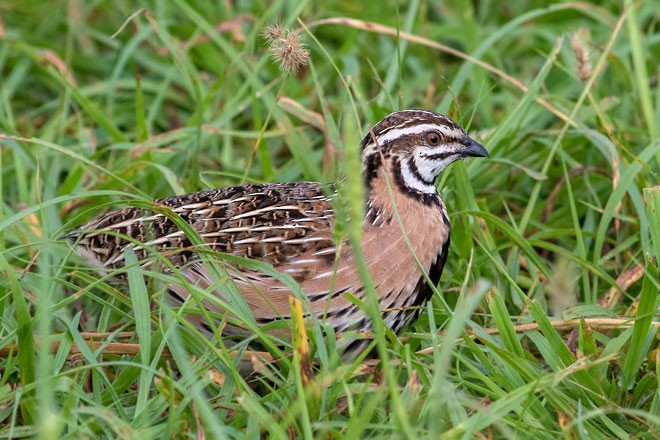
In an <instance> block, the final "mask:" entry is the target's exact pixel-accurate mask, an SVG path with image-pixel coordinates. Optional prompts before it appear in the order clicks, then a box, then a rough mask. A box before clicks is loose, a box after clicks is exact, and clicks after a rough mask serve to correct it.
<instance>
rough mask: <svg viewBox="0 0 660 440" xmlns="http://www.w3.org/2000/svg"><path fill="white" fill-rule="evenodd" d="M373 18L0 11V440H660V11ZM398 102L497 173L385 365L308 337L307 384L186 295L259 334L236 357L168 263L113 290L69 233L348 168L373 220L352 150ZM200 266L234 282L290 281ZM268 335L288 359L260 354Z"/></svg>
mask: <svg viewBox="0 0 660 440" xmlns="http://www.w3.org/2000/svg"><path fill="white" fill-rule="evenodd" d="M234 3H236V5H234ZM362 3H364V4H360V3H359V2H358V3H350V2H329V1H327V2H310V1H306V2H305V1H303V2H299V1H276V2H273V3H271V2H266V1H256V2H186V1H184V0H175V1H171V2H147V3H143V4H142V5H141V6H142V7H144V8H145V9H144V10H142V11H139V7H138V6H136V5H134V4H133V2H121V1H120V2H99V1H95V2H86V1H81V0H69V1H66V2H65V1H55V2H41V1H9V2H4V3H2V4H0V24H1V25H0V148H1V150H0V167H1V168H2V173H1V174H0V192H1V200H2V204H1V205H0V273H1V274H2V276H1V277H0V319H2V325H0V352H1V353H2V354H3V355H2V357H1V358H0V437H1V438H20V437H33V436H39V437H41V438H48V439H50V438H96V437H109V438H117V437H120V438H141V439H146V438H169V437H176V438H183V437H194V436H196V435H197V434H200V433H201V434H205V435H206V436H207V437H208V438H215V437H231V438H234V437H236V438H242V437H248V438H257V437H259V436H260V435H265V436H268V437H272V438H289V437H290V436H294V437H300V438H340V437H346V438H360V437H385V436H387V437H396V438H399V437H406V438H419V437H429V438H438V437H439V436H441V435H442V436H443V438H475V437H476V438H491V437H492V438H515V437H521V438H628V436H629V435H632V436H633V437H635V438H656V437H658V435H660V388H659V387H658V380H659V379H658V378H659V375H658V373H659V372H660V362H658V360H659V359H660V354H659V353H660V351H659V350H658V346H657V345H658V344H657V325H658V324H657V322H658V321H656V314H657V309H658V292H659V290H660V279H659V278H658V267H657V260H656V257H657V256H658V255H660V188H659V187H657V186H656V185H657V184H658V180H659V176H660V139H659V138H658V127H660V88H659V87H658V81H659V79H660V77H659V75H660V70H658V65H660V31H659V30H658V23H657V20H656V16H657V12H656V9H657V7H656V5H655V4H654V2H641V1H637V2H635V1H626V2H618V1H614V0H612V1H605V2H594V3H587V2H584V3H581V2H570V3H556V4H553V5H551V6H550V7H545V6H543V5H545V2H539V1H511V2H507V4H506V6H502V5H501V4H500V3H499V2H493V1H479V2H468V1H462V0H455V1H446V2H442V3H441V4H436V2H419V1H412V2H409V3H408V2H393V1H392V2H385V3H380V2H362ZM129 17H130V18H129ZM339 17H348V18H350V19H352V20H353V21H350V20H338V19H337V18H339ZM323 19H328V20H326V21H320V20H323ZM333 19H334V20H333ZM365 21H368V22H373V23H376V24H377V25H374V26H369V27H367V26H366V25H365V24H364V22H365ZM277 22H281V23H284V25H285V26H287V27H301V28H303V29H305V32H308V33H307V34H306V36H305V39H306V42H307V44H308V46H309V50H310V52H311V64H310V65H309V66H307V67H306V68H304V69H303V70H302V71H301V72H299V73H298V74H297V75H286V74H283V73H282V72H281V71H280V69H279V66H278V65H277V63H275V62H273V60H272V59H271V57H270V56H269V54H268V52H267V47H266V45H265V41H264V39H263V37H262V36H261V32H262V31H263V28H264V27H265V26H266V25H269V24H274V23H277ZM122 25H124V26H123V27H122ZM580 29H581V30H582V31H580V32H579V33H577V34H576V32H577V31H578V30H580ZM113 34H114V35H113ZM575 35H577V38H578V41H577V42H574V41H572V37H573V36H575ZM585 60H588V63H587V62H585ZM400 108H428V109H434V110H437V111H440V112H443V113H446V114H448V115H450V116H452V117H453V118H454V119H456V120H457V121H458V122H460V123H461V124H463V125H464V126H466V127H468V128H469V130H470V131H471V133H472V134H473V135H474V137H476V138H477V139H478V140H479V141H480V142H482V143H483V144H484V145H486V146H487V148H488V150H489V151H490V152H491V159H490V160H470V161H466V162H465V163H459V164H456V165H453V166H452V167H451V169H450V170H449V171H448V172H446V173H444V174H443V176H442V178H441V179H440V182H439V187H440V189H441V193H442V196H443V198H444V200H445V202H446V204H447V206H448V208H449V210H450V213H451V221H452V227H453V235H452V248H451V253H450V256H449V259H448V263H447V266H446V267H445V272H444V274H443V277H442V280H441V282H440V285H439V286H438V291H439V293H438V294H437V295H435V297H434V298H433V300H432V302H431V303H430V304H429V305H428V307H427V310H426V311H425V312H424V313H423V314H422V317H421V318H420V320H419V321H418V322H417V323H416V324H415V325H414V326H413V327H412V328H410V329H409V331H408V332H407V333H406V334H405V335H403V336H404V338H402V339H401V341H399V340H397V339H396V338H393V337H392V335H386V334H383V332H376V334H375V335H374V338H375V346H376V350H377V351H378V352H379V353H380V357H381V359H382V360H383V361H382V362H380V363H379V364H378V365H377V366H376V367H374V365H375V362H374V361H369V360H364V359H362V358H360V359H357V360H355V361H354V362H352V363H344V362H342V361H341V360H340V359H339V358H338V356H337V354H336V349H335V341H334V340H333V339H332V338H324V337H323V336H322V335H323V332H324V329H323V328H322V323H318V322H316V323H313V325H311V326H310V327H309V328H308V329H307V336H308V337H309V338H310V340H311V343H312V344H311V346H312V350H313V351H314V355H315V357H316V366H315V368H314V371H313V374H314V377H313V380H312V381H311V382H309V381H308V380H309V377H308V376H307V375H305V374H304V370H303V369H301V365H300V362H299V359H300V354H298V351H296V353H297V354H296V355H295V356H293V357H292V356H287V355H286V354H287V351H289V350H288V348H289V347H287V346H285V350H284V351H282V350H281V348H280V346H279V344H278V341H277V340H276V339H275V338H274V337H272V336H270V335H269V334H268V333H265V331H264V329H259V328H258V327H256V325H255V324H254V321H253V320H252V318H251V316H249V311H248V309H247V307H246V305H245V303H244V302H242V301H241V300H240V295H239V294H238V292H236V291H232V290H231V288H228V297H229V298H228V299H225V300H221V299H217V298H208V294H206V293H205V292H204V291H202V290H200V289H196V288H194V287H193V286H188V287H189V288H190V289H191V290H192V292H193V296H194V299H195V300H196V301H202V300H209V301H213V302H215V304H216V305H218V306H219V307H224V308H228V309H230V310H232V311H233V312H234V315H236V316H238V317H239V319H241V320H243V321H245V322H246V325H248V326H250V327H251V328H252V329H253V331H254V333H255V336H254V337H253V338H251V339H250V340H246V341H242V342H241V343H239V344H238V345H237V346H236V347H233V348H228V347H227V346H226V345H225V341H223V340H222V339H221V338H215V339H213V340H209V339H207V338H205V337H204V336H203V335H201V334H200V333H199V332H197V331H196V330H195V328H194V327H193V326H191V325H189V324H186V321H185V319H184V318H183V316H184V314H185V313H184V312H185V311H184V310H173V309H171V308H170V307H168V306H167V305H166V303H165V302H164V300H163V292H164V286H165V285H167V284H168V283H179V284H184V285H185V283H186V281H185V280H184V279H182V277H181V276H180V274H179V273H177V272H176V271H174V272H173V273H172V274H171V275H163V274H161V273H160V272H159V271H151V272H148V271H147V273H146V277H143V276H142V275H145V273H142V271H141V270H140V269H139V268H138V266H137V261H136V260H135V256H134V255H127V257H126V258H127V262H129V263H132V264H129V265H128V267H127V269H126V270H125V272H126V275H127V279H128V284H127V285H126V286H122V285H120V284H117V283H116V282H114V281H113V280H112V274H102V275H99V274H98V273H97V272H96V271H95V270H94V269H93V268H90V267H89V266H87V265H85V263H84V262H83V260H82V259H81V258H80V257H78V256H77V255H75V253H74V252H73V251H72V250H71V249H70V248H69V246H68V245H67V244H65V243H63V242H60V241H58V240H57V237H59V236H60V235H61V234H62V233H63V232H64V231H65V230H67V229H69V228H71V227H73V226H76V225H79V224H81V223H83V222H84V221H85V220H87V219H89V218H91V217H92V216H93V215H96V214H99V213H101V212H104V211H107V210H109V209H111V208H113V207H118V206H124V205H125V204H127V203H130V204H135V205H141V204H145V203H146V202H148V201H149V200H151V199H152V198H157V197H164V196H168V195H173V194H182V193H185V192H191V191H196V190H199V189H203V188H208V187H215V186H228V185H236V184H242V183H244V182H246V181H251V182H252V181H255V182H262V181H263V182H273V181H295V180H320V181H333V180H335V179H336V178H337V177H338V176H343V175H348V176H349V179H348V180H347V182H348V183H347V187H346V191H345V192H346V194H347V197H348V198H349V204H348V205H347V206H350V208H351V209H352V210H353V211H356V210H360V209H361V207H360V205H359V204H356V203H355V200H359V197H360V188H359V185H357V186H356V185H355V181H354V180H353V179H352V178H351V177H354V176H355V175H356V170H355V168H356V155H355V154H356V152H357V142H358V140H359V138H360V136H361V135H362V134H363V133H365V132H366V129H367V127H368V126H369V125H370V124H371V125H373V124H374V123H376V122H377V121H378V120H379V119H380V118H381V117H382V116H384V115H385V114H387V113H389V112H391V111H393V110H397V109H400ZM314 118H316V119H314ZM311 121H314V123H312V122H311ZM319 126H320V127H321V128H322V129H319ZM175 220H176V219H175ZM345 226H346V229H347V234H348V235H349V236H350V237H351V238H353V239H356V238H357V236H356V233H357V232H358V231H357V230H356V228H355V224H354V223H350V222H349V223H347V224H346V225H345ZM188 229H190V228H188ZM188 232H189V233H190V234H192V231H190V230H189V231H188ZM153 258H155V259H157V260H159V261H160V263H159V264H163V265H164V264H168V261H167V260H166V259H165V258H164V257H163V256H162V255H154V257H153ZM203 258H204V259H206V260H208V262H209V264H210V265H211V266H212V267H215V268H216V269H217V270H216V271H215V272H216V273H215V275H214V276H216V277H217V280H218V282H222V280H223V277H224V276H225V275H226V268H227V267H229V266H231V265H235V264H245V265H250V264H251V265H252V266H253V267H254V268H255V269H259V270H264V271H272V268H269V267H266V266H265V265H262V264H259V263H257V262H246V261H242V260H240V259H237V258H230V257H228V256H218V255H213V254H209V253H206V254H204V256H203ZM282 280H283V281H284V282H286V283H289V284H290V285H291V286H292V288H294V290H295V289H296V287H297V286H295V283H293V281H292V280H291V279H289V278H287V277H284V276H282ZM296 292H297V293H296V295H298V296H302V292H300V291H299V290H297V291H296ZM230 300H231V301H230ZM304 305H305V304H304V303H303V307H304ZM191 306H194V304H191ZM364 307H367V308H368V309H369V308H371V309H372V312H373V311H374V310H373V307H374V304H373V303H371V302H367V304H365V305H364ZM204 313H206V314H207V315H208V314H211V315H213V313H212V312H204ZM214 316H216V317H218V318H220V320H221V321H222V319H223V317H222V316H218V315H217V314H215V315H214ZM565 320H570V321H568V322H564V321H565ZM221 325H222V322H221ZM90 331H94V332H98V334H97V335H96V336H95V337H94V338H93V342H89V338H90V335H89V334H88V333H86V332H90ZM344 337H348V336H346V335H344ZM257 339H259V340H260V341H261V343H262V345H263V346H264V347H266V349H268V351H269V352H270V354H271V355H273V356H274V357H275V358H278V360H276V361H274V362H266V361H260V360H257V361H253V362H252V361H251V360H250V357H249V353H248V350H249V349H250V348H251V347H248V343H249V342H253V341H254V340H257ZM296 345H297V348H298V349H300V343H297V344H296ZM236 349H237V350H238V351H239V353H238V354H236V353H235V352H234V351H233V350H236ZM241 354H245V358H244V361H243V362H242V363H241V362H239V359H240V357H241ZM255 368H256V369H257V370H258V371H259V374H253V375H251V376H247V377H246V376H245V375H244V374H242V373H244V371H245V370H246V369H247V370H252V369H255Z"/></svg>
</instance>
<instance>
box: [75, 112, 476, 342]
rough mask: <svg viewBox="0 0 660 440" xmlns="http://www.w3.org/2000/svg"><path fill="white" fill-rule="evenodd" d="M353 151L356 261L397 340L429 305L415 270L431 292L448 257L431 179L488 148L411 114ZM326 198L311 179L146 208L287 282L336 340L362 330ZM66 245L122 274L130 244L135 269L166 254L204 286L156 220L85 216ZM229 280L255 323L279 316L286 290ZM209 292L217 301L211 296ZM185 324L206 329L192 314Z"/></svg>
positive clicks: (128, 213)
mask: <svg viewBox="0 0 660 440" xmlns="http://www.w3.org/2000/svg"><path fill="white" fill-rule="evenodd" d="M361 148H362V162H363V172H364V178H365V187H366V193H367V199H366V207H365V212H366V215H365V219H364V226H363V231H362V242H361V244H360V247H361V254H362V255H363V257H364V261H365V263H366V266H367V268H368V270H369V274H370V275H371V278H372V281H373V284H374V286H375V289H376V294H377V297H378V300H379V304H380V307H381V312H382V316H383V319H384V322H385V324H386V325H387V326H388V327H390V328H391V329H392V330H393V331H394V332H395V333H396V332H399V331H400V330H401V329H402V328H403V327H404V326H405V325H406V324H408V323H409V322H411V321H412V320H414V319H415V318H416V317H417V316H418V314H419V312H420V307H419V306H423V305H424V304H425V303H426V302H427V301H428V300H429V299H430V296H431V292H432V289H431V288H430V287H429V286H428V282H427V281H426V277H425V276H424V274H425V273H426V274H427V275H428V276H429V278H430V281H431V282H432V283H434V284H437V283H438V281H439V278H440V275H441V273H442V268H443V266H444V264H445V261H446V258H447V252H448V248H449V240H450V224H449V219H448V215H447V211H446V209H445V205H444V203H443V202H442V200H441V199H440V196H439V194H438V193H437V191H436V189H435V185H434V181H435V178H436V177H437V175H438V174H439V173H440V172H441V171H442V170H443V169H444V168H445V167H446V166H447V165H449V164H450V163H452V162H454V161H455V160H458V159H461V158H463V157H467V156H487V152H486V150H485V149H484V148H483V147H482V146H481V145H479V144H477V143H476V142H474V141H473V140H471V139H470V138H469V137H468V136H467V135H466V134H465V131H463V129H462V128H461V127H460V126H458V125H457V124H456V123H454V122H453V121H451V120H450V119H449V118H446V117H445V116H442V115H439V114H437V113H434V112H428V111H422V110H407V111H400V112H396V113H393V114H391V115H389V116H388V117H386V118H384V119H383V120H382V121H381V122H380V123H379V124H377V125H376V126H374V127H373V129H371V130H370V132H369V133H368V134H367V136H365V138H364V140H363V141H362V143H361ZM334 197H335V196H334V195H333V194H332V191H331V190H329V188H328V187H324V186H323V185H321V184H319V183H314V182H295V183H269V184H248V185H244V186H236V187H229V188H220V189H212V190H206V191H201V192H197V193H192V194H187V195H183V196H178V197H170V198H165V199H160V200H156V201H154V204H155V205H158V206H162V207H166V208H169V209H171V210H172V211H173V212H174V213H175V214H177V215H178V216H180V217H181V218H182V219H183V220H184V221H185V222H187V223H188V224H189V225H190V226H191V227H192V228H193V229H194V230H195V231H196V232H197V234H199V236H200V237H201V238H202V239H203V240H204V242H205V243H206V245H207V246H208V247H210V248H211V249H212V250H213V251H217V252H223V253H228V254H233V255H236V256H240V257H246V258H251V259H257V260H261V261H264V262H267V263H269V264H271V265H272V266H273V268H274V269H275V270H276V271H278V272H281V273H284V274H288V275H290V276H291V277H292V278H293V279H294V280H295V281H297V282H298V283H299V285H300V287H301V288H302V290H303V292H305V294H306V296H307V298H308V299H309V306H310V308H309V310H310V311H311V313H313V314H315V315H316V316H318V317H319V318H321V319H325V320H326V321H327V322H329V323H330V324H331V325H332V326H333V327H334V329H335V331H336V332H343V331H346V330H369V329H370V328H371V323H370V320H369V319H368V317H367V315H366V314H365V312H364V311H363V310H362V309H360V308H359V307H358V306H356V305H355V304H354V303H353V302H352V301H351V300H349V299H348V298H347V296H346V294H347V293H349V294H351V295H353V296H355V297H357V298H359V299H362V300H365V299H366V298H365V295H366V293H365V290H364V288H363V283H362V280H361V277H360V273H359V270H358V266H357V262H356V261H355V255H354V253H353V252H352V250H351V246H350V245H349V244H348V242H344V243H336V242H335V239H334V221H335V215H334V209H333V198H334ZM127 237H129V238H130V239H131V240H132V241H129V240H127V239H126V238H127ZM67 238H70V239H74V240H75V243H76V246H77V248H78V250H79V252H80V253H81V254H82V255H84V256H85V257H86V258H87V259H88V260H90V261H91V262H92V263H94V264H95V265H97V266H101V267H104V268H108V269H118V268H121V267H122V266H123V265H124V250H125V249H126V247H129V246H130V247H132V249H133V250H134V252H135V254H136V256H137V257H138V259H139V260H142V261H145V262H146V263H145V264H150V263H149V261H153V259H151V260H150V259H149V252H152V251H154V250H155V251H159V252H167V255H168V257H167V258H168V259H169V260H170V261H171V262H172V264H173V265H174V266H176V267H178V268H179V269H180V270H181V273H182V274H183V275H184V276H185V277H186V278H187V279H188V281H189V282H191V283H193V284H196V285H198V286H199V287H201V288H208V287H210V286H211V285H212V284H213V281H212V279H211V277H210V276H209V273H208V271H207V269H206V268H205V267H204V264H203V263H202V262H201V261H200V260H199V258H198V255H197V253H196V252H195V247H194V246H193V245H192V243H191V240H190V239H189V237H187V236H186V234H185V233H184V232H183V231H181V230H180V229H179V228H177V227H176V226H175V224H174V222H172V221H171V219H170V218H169V216H166V215H164V214H160V213H155V212H153V211H150V210H147V209H143V208H134V207H129V208H124V209H120V210H117V211H113V212H110V213H107V214H105V215H102V216H100V217H98V218H96V219H93V220H91V221H90V222H88V223H86V224H85V225H83V226H81V227H80V228H79V229H77V230H74V231H72V232H71V233H69V234H67ZM229 273H230V275H231V277H232V279H233V282H234V283H235V284H236V287H237V288H238V290H239V291H240V292H241V294H242V295H243V297H244V298H245V301H246V303H247V304H248V306H249V307H250V309H251V311H252V313H253V315H254V317H255V320H256V322H257V323H258V324H266V323H269V322H271V321H274V320H277V319H280V318H287V317H289V316H290V306H289V296H290V295H291V292H290V291H289V289H288V288H287V287H286V285H284V284H283V283H282V282H281V281H279V280H278V279H277V278H275V277H273V276H270V275H267V274H264V273H262V272H260V271H257V270H249V269H246V268H241V270H235V269H232V270H231V271H230V272H229ZM169 289H170V293H171V297H172V298H173V300H174V301H175V302H178V303H180V302H182V301H185V299H186V297H187V296H188V292H187V291H186V289H184V288H183V287H182V286H179V285H172V286H170V288H169ZM215 293H217V294H218V295H221V296H222V295H223V292H222V289H221V288H220V289H218V288H215ZM190 319H191V320H193V321H195V324H198V325H199V326H201V327H203V328H207V329H208V328H209V327H208V325H206V324H205V323H204V321H203V319H202V318H201V317H199V316H194V317H191V318H190ZM363 345H364V344H359V343H358V344H353V346H351V347H350V349H351V350H359V349H360V348H361V347H362V346H363Z"/></svg>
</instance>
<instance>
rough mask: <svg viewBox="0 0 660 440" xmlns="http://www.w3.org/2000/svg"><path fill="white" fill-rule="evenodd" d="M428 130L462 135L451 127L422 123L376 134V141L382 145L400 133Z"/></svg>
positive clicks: (457, 135) (397, 136)
mask: <svg viewBox="0 0 660 440" xmlns="http://www.w3.org/2000/svg"><path fill="white" fill-rule="evenodd" d="M429 130H438V131H440V132H442V133H443V134H444V135H446V136H452V137H460V136H462V135H463V133H461V132H459V131H458V130H456V129H453V128H451V127H447V126H443V125H438V124H422V125H411V126H408V127H405V128H397V129H394V130H389V131H388V132H386V133H384V134H382V135H381V136H377V137H376V139H377V140H378V143H379V144H380V145H383V144H385V143H387V142H389V141H392V140H394V139H397V138H399V137H401V136H402V135H406V134H418V133H424V132H425V131H429Z"/></svg>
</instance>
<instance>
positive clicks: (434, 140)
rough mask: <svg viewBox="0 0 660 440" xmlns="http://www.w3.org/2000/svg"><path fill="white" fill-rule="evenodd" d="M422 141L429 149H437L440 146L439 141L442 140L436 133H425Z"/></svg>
mask: <svg viewBox="0 0 660 440" xmlns="http://www.w3.org/2000/svg"><path fill="white" fill-rule="evenodd" d="M424 139H425V140H426V143H427V144H428V145H430V146H431V147H437V146H438V145H440V141H441V140H442V135H441V134H440V133H438V132H437V131H427V132H426V134H425V135H424Z"/></svg>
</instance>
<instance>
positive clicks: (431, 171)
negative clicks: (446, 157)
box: [413, 154, 444, 183]
mask: <svg viewBox="0 0 660 440" xmlns="http://www.w3.org/2000/svg"><path fill="white" fill-rule="evenodd" d="M413 160H414V161H415V165H416V166H417V172H418V173H419V175H420V176H421V177H422V179H424V181H425V182H426V183H428V182H433V181H435V177H436V176H437V175H438V171H437V169H438V161H437V160H431V159H428V158H427V157H425V156H420V155H418V154H417V155H415V156H414V158H413ZM443 162H444V161H443Z"/></svg>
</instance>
